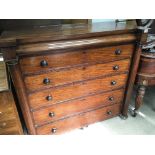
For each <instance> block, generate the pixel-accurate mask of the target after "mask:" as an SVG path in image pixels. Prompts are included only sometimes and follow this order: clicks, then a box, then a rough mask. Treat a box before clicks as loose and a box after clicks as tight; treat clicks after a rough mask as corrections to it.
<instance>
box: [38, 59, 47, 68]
mask: <svg viewBox="0 0 155 155" xmlns="http://www.w3.org/2000/svg"><path fill="white" fill-rule="evenodd" d="M40 66H41V67H46V66H48V63H47V61H46V60H42V61H41V62H40Z"/></svg>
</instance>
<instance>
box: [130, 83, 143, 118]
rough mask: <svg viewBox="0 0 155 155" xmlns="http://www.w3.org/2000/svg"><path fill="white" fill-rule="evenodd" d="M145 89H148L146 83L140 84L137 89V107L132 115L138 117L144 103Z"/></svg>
mask: <svg viewBox="0 0 155 155" xmlns="http://www.w3.org/2000/svg"><path fill="white" fill-rule="evenodd" d="M145 90H146V87H145V86H144V85H140V86H138V90H137V94H136V98H135V109H134V110H133V114H132V116H134V117H136V115H137V111H138V110H139V108H140V107H141V105H142V104H143V98H144V95H145Z"/></svg>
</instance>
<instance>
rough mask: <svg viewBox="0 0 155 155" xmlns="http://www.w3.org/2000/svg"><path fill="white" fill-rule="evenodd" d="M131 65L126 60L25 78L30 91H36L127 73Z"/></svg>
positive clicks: (128, 60)
mask: <svg viewBox="0 0 155 155" xmlns="http://www.w3.org/2000/svg"><path fill="white" fill-rule="evenodd" d="M129 65H130V59H125V60H121V61H115V62H111V63H105V64H96V65H90V66H83V67H78V68H72V69H67V70H63V71H59V72H56V71H53V72H49V73H46V74H42V75H36V76H28V77H26V78H25V84H26V87H27V89H28V90H29V91H34V90H37V89H42V88H49V87H55V86H60V85H64V84H67V83H72V82H76V81H82V80H87V79H91V78H94V77H98V76H103V75H107V74H113V73H118V72H125V71H128V69H129ZM46 80H48V81H46ZM46 82H47V83H46Z"/></svg>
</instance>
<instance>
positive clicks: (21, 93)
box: [10, 64, 36, 134]
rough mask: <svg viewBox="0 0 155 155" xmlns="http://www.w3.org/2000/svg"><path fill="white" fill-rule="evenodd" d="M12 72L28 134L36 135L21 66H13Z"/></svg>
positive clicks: (11, 67)
mask: <svg viewBox="0 0 155 155" xmlns="http://www.w3.org/2000/svg"><path fill="white" fill-rule="evenodd" d="M10 71H11V77H12V80H13V83H14V86H15V89H16V93H17V95H18V99H19V101H20V102H19V103H20V106H21V109H22V112H23V115H24V117H25V122H26V125H27V128H28V132H29V133H30V134H36V131H35V128H34V123H33V119H32V114H31V112H30V108H29V103H28V99H27V94H26V90H25V85H24V82H23V80H22V75H21V72H20V69H19V65H18V64H16V65H11V66H10ZM17 79H18V80H17Z"/></svg>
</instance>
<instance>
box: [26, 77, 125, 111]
mask: <svg viewBox="0 0 155 155" xmlns="http://www.w3.org/2000/svg"><path fill="white" fill-rule="evenodd" d="M126 81H127V74H121V75H115V76H110V77H109V76H108V77H103V78H97V79H93V80H87V81H83V82H79V83H76V84H71V85H68V86H63V87H60V88H54V89H46V90H43V91H41V92H40V91H39V92H36V93H32V94H29V96H28V98H29V103H30V107H31V108H32V109H35V108H39V107H43V106H48V105H52V104H56V103H61V102H64V101H69V100H71V99H76V98H79V97H82V96H86V95H89V94H92V93H95V92H102V91H110V90H112V89H117V88H120V87H124V86H125V84H126Z"/></svg>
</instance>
